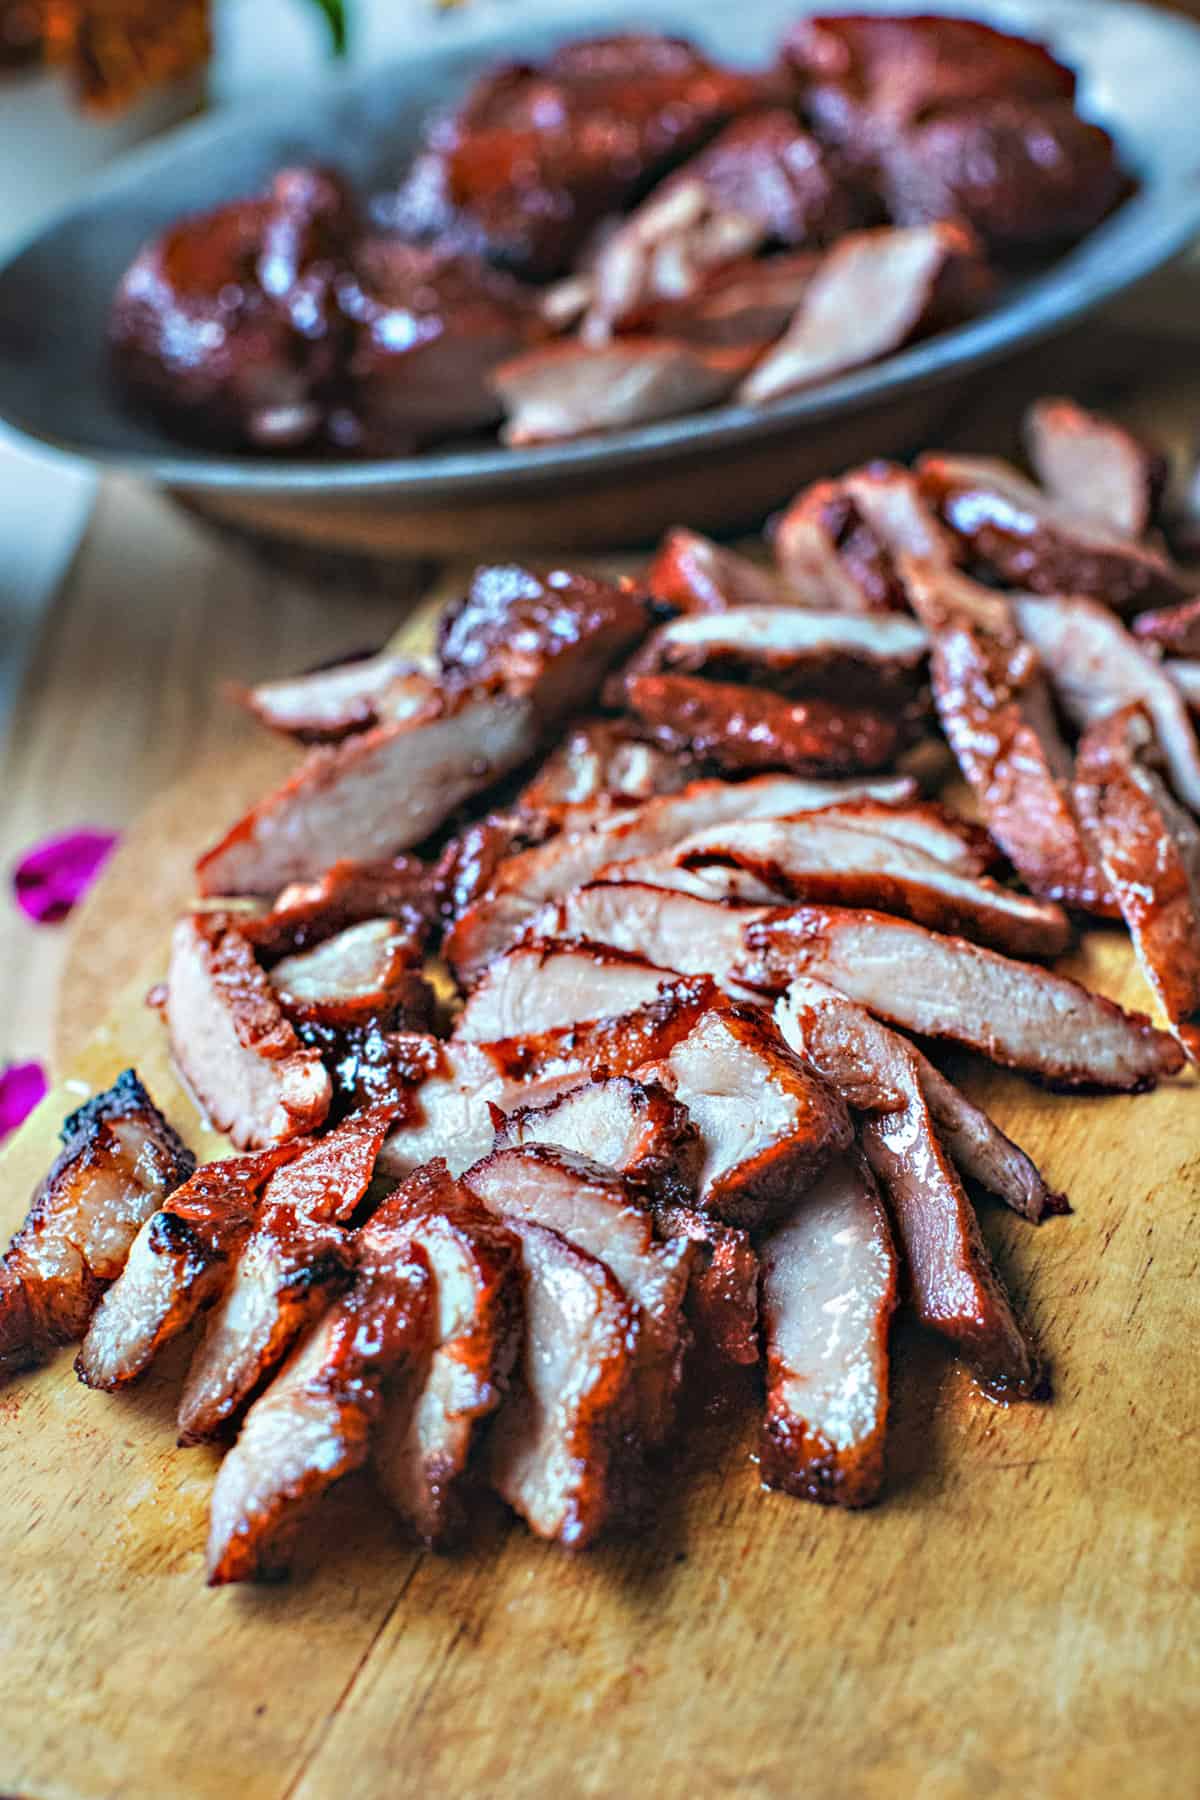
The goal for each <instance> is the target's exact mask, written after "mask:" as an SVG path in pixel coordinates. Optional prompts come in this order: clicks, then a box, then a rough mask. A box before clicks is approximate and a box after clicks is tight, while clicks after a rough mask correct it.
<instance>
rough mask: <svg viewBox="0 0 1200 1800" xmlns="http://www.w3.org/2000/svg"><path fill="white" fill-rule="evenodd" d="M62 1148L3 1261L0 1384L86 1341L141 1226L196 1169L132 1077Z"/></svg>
mask: <svg viewBox="0 0 1200 1800" xmlns="http://www.w3.org/2000/svg"><path fill="white" fill-rule="evenodd" d="M59 1141H60V1143H61V1144H62V1149H61V1150H60V1151H59V1153H58V1155H57V1157H56V1158H55V1160H54V1163H53V1165H52V1166H51V1169H50V1171H49V1173H48V1174H47V1176H46V1178H45V1180H44V1181H43V1182H42V1183H41V1185H40V1186H39V1187H38V1189H37V1191H36V1193H35V1194H34V1196H33V1199H32V1201H31V1202H30V1206H29V1211H28V1213H27V1214H26V1216H25V1220H24V1223H23V1224H22V1225H21V1227H20V1229H19V1230H18V1231H17V1233H16V1235H15V1236H14V1238H13V1240H12V1242H11V1244H10V1245H9V1247H8V1250H7V1252H6V1253H5V1256H4V1259H3V1261H2V1262H0V1381H3V1380H5V1379H7V1377H8V1376H10V1375H13V1374H15V1373H16V1372H17V1370H18V1369H25V1368H29V1367H31V1366H32V1365H34V1364H37V1363H40V1362H42V1361H44V1360H45V1358H46V1357H47V1356H48V1355H49V1354H50V1352H51V1350H52V1349H53V1348H54V1346H55V1345H56V1344H65V1343H71V1342H72V1341H74V1340H75V1339H78V1338H81V1337H82V1336H83V1334H84V1332H85V1331H86V1330H87V1326H88V1321H89V1320H90V1318H91V1316H92V1314H93V1312H94V1311H95V1308H96V1306H97V1304H98V1302H99V1299H100V1296H101V1295H102V1294H103V1292H104V1291H105V1289H106V1288H107V1287H108V1286H109V1284H110V1283H111V1282H113V1281H115V1280H116V1278H117V1276H118V1275H120V1273H121V1270H122V1269H123V1268H124V1266H125V1259H126V1257H127V1256H128V1254H129V1247H130V1245H131V1244H132V1243H133V1240H134V1238H135V1237H136V1235H137V1233H138V1231H139V1229H140V1228H141V1226H142V1225H143V1224H144V1222H145V1221H146V1219H148V1218H149V1217H150V1215H151V1214H152V1213H153V1212H155V1211H156V1210H157V1209H158V1207H160V1206H161V1205H162V1204H163V1201H164V1200H165V1199H166V1197H167V1195H168V1194H169V1193H171V1191H172V1190H173V1189H175V1188H177V1187H179V1185H180V1183H181V1182H184V1181H186V1180H187V1179H188V1177H189V1176H190V1175H191V1174H192V1173H193V1172H194V1170H195V1167H196V1159H195V1157H194V1156H193V1155H192V1153H191V1151H190V1150H188V1148H187V1146H186V1145H185V1144H184V1143H183V1142H182V1141H181V1140H180V1139H179V1138H178V1137H177V1136H176V1134H175V1132H174V1131H173V1130H172V1129H171V1127H170V1125H169V1124H168V1123H167V1121H166V1119H164V1118H163V1116H162V1114H161V1113H160V1112H159V1110H158V1108H157V1107H156V1106H155V1105H154V1102H153V1101H152V1100H151V1098H150V1096H149V1094H147V1092H146V1090H145V1088H144V1087H143V1086H142V1084H141V1082H140V1081H139V1080H138V1078H137V1076H136V1074H135V1073H134V1071H133V1070H132V1069H127V1070H126V1071H125V1073H124V1074H123V1075H121V1076H120V1077H119V1078H118V1079H117V1081H115V1082H114V1083H113V1085H112V1087H111V1088H108V1089H107V1090H106V1091H105V1092H104V1093H102V1094H97V1095H96V1097H95V1099H93V1100H89V1101H88V1102H87V1104H86V1105H85V1106H81V1107H80V1108H79V1110H78V1111H77V1112H73V1113H71V1114H70V1116H69V1117H68V1118H67V1119H66V1120H64V1122H63V1126H62V1130H61V1132H60V1133H59Z"/></svg>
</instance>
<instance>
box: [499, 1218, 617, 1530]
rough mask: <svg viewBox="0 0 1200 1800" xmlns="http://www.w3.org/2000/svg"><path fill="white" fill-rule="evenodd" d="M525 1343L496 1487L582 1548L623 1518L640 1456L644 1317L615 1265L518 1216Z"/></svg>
mask: <svg viewBox="0 0 1200 1800" xmlns="http://www.w3.org/2000/svg"><path fill="white" fill-rule="evenodd" d="M506 1223H507V1225H508V1227H509V1229H510V1230H511V1231H512V1233H513V1235H514V1236H515V1237H516V1238H517V1239H518V1241H519V1243H520V1245H521V1258H522V1277H523V1294H524V1308H525V1343H524V1350H523V1353H522V1357H521V1360H520V1363H519V1369H520V1379H519V1380H518V1381H517V1382H516V1383H515V1384H514V1388H513V1391H512V1392H511V1393H510V1394H509V1396H508V1398H507V1400H506V1401H505V1403H504V1405H503V1406H502V1407H501V1409H500V1412H499V1414H498V1416H497V1418H496V1421H495V1424H494V1426H493V1428H492V1432H491V1436H490V1438H489V1442H488V1467H489V1472H490V1477H491V1481H492V1483H493V1485H494V1486H495V1488H496V1491H497V1492H498V1493H499V1494H500V1495H501V1497H502V1498H503V1499H504V1500H506V1501H507V1502H508V1504H509V1506H511V1507H512V1509H513V1511H514V1512H516V1513H519V1514H520V1516H521V1517H522V1518H523V1519H524V1520H525V1521H526V1523H527V1524H528V1525H529V1527H530V1529H531V1530H533V1531H535V1532H536V1533H537V1535H538V1536H539V1537H543V1538H550V1539H556V1540H557V1541H558V1542H559V1543H561V1544H565V1545H567V1546H569V1547H570V1548H572V1549H582V1548H584V1547H585V1546H586V1545H588V1544H591V1543H593V1542H594V1541H595V1539H596V1538H597V1537H598V1536H599V1534H600V1533H601V1532H602V1531H603V1530H604V1529H605V1527H606V1526H608V1525H610V1524H615V1523H617V1522H619V1521H620V1520H621V1518H622V1516H623V1515H624V1514H625V1513H626V1511H627V1509H628V1507H629V1505H630V1500H631V1495H630V1491H629V1490H630V1484H631V1472H632V1467H631V1466H632V1464H633V1463H634V1462H635V1461H636V1429H637V1388H636V1360H635V1354H636V1353H635V1348H634V1346H635V1344H636V1320H635V1317H634V1310H633V1306H632V1304H631V1303H630V1302H629V1301H628V1300H627V1299H626V1298H625V1296H624V1294H623V1293H622V1292H621V1288H620V1286H619V1284H618V1282H617V1280H616V1278H615V1277H614V1276H613V1274H612V1273H611V1271H610V1270H609V1269H608V1268H607V1267H606V1265H605V1264H604V1263H603V1262H600V1261H599V1260H598V1259H597V1258H596V1257H594V1256H589V1255H588V1254H587V1253H586V1252H585V1251H582V1250H580V1249H578V1248H577V1247H576V1246H575V1245H574V1244H570V1243H568V1242H567V1240H566V1239H565V1238H563V1237H560V1236H559V1235H558V1233H557V1232H555V1231H549V1230H547V1229H546V1228H545V1227H544V1226H542V1225H536V1224H527V1223H524V1222H523V1221H521V1220H519V1219H518V1218H516V1217H514V1216H513V1215H512V1214H509V1215H507V1217H506Z"/></svg>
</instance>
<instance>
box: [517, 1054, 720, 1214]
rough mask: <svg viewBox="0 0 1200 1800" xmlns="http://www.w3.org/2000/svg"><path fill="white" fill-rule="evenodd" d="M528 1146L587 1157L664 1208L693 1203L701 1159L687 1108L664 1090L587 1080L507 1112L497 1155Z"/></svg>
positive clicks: (618, 1080)
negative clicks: (544, 1146)
mask: <svg viewBox="0 0 1200 1800" xmlns="http://www.w3.org/2000/svg"><path fill="white" fill-rule="evenodd" d="M528 1144H551V1145H558V1146H559V1148H561V1149H563V1150H569V1151H571V1152H572V1153H573V1154H575V1155H577V1156H585V1157H588V1158H589V1159H590V1160H591V1161H592V1162H595V1163H599V1164H601V1166H602V1167H605V1168H609V1169H615V1170H616V1171H617V1173H618V1174H619V1175H621V1176H623V1177H624V1179H625V1181H626V1182H627V1184H628V1185H629V1187H630V1188H631V1189H633V1190H635V1191H636V1192H638V1193H639V1194H645V1195H648V1196H650V1197H651V1198H653V1199H655V1200H661V1201H663V1202H664V1203H677V1202H678V1203H683V1202H686V1201H687V1200H689V1199H690V1198H691V1196H692V1195H693V1193H694V1192H695V1189H696V1185H697V1181H698V1178H699V1175H700V1167H701V1159H702V1157H703V1154H704V1151H703V1144H702V1141H701V1137H700V1133H699V1131H698V1130H697V1128H696V1126H695V1124H694V1123H693V1121H692V1119H691V1117H690V1116H689V1114H688V1111H687V1108H686V1107H685V1106H683V1105H682V1104H681V1103H680V1101H679V1100H677V1099H676V1098H675V1097H674V1095H673V1094H672V1093H671V1092H670V1091H669V1090H668V1089H667V1088H665V1087H663V1086H662V1085H661V1083H659V1082H655V1081H651V1082H644V1081H636V1080H633V1079H632V1078H631V1077H630V1076H628V1075H615V1076H611V1077H609V1078H608V1079H607V1080H596V1081H589V1082H586V1083H584V1084H582V1085H581V1086H579V1087H575V1088H568V1089H567V1090H566V1092H565V1093H563V1094H560V1095H559V1096H558V1097H557V1098H556V1099H554V1100H549V1101H547V1102H546V1103H545V1104H544V1105H542V1106H522V1107H518V1108H517V1109H516V1111H514V1112H511V1113H509V1115H508V1117H507V1118H506V1119H505V1121H504V1124H503V1125H502V1126H501V1127H500V1129H499V1130H498V1132H497V1134H496V1145H497V1148H498V1149H508V1148H515V1149H521V1148H523V1147H524V1146H525V1145H528Z"/></svg>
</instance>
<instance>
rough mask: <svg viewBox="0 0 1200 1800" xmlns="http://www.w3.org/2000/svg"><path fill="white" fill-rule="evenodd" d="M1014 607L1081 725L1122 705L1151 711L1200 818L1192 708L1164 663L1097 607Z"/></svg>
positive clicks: (1049, 603)
mask: <svg viewBox="0 0 1200 1800" xmlns="http://www.w3.org/2000/svg"><path fill="white" fill-rule="evenodd" d="M1012 606H1013V612H1014V614H1015V616H1016V620H1017V624H1018V626H1019V627H1020V630H1021V633H1022V636H1024V637H1025V638H1027V639H1028V640H1029V642H1030V643H1031V644H1032V645H1033V647H1034V649H1035V650H1036V651H1037V653H1038V655H1039V656H1040V657H1041V659H1042V663H1043V666H1044V667H1045V669H1046V672H1047V674H1048V675H1049V676H1050V679H1051V681H1052V682H1053V684H1054V691H1055V693H1056V694H1057V695H1058V698H1059V700H1060V701H1061V703H1062V706H1063V709H1064V711H1065V712H1066V713H1067V714H1068V716H1069V717H1070V718H1071V720H1072V721H1073V723H1074V724H1076V725H1077V726H1078V727H1079V728H1080V730H1087V729H1088V727H1089V726H1091V725H1093V724H1095V722H1096V721H1097V720H1098V719H1102V718H1104V717H1105V716H1106V715H1107V714H1108V713H1111V712H1115V711H1116V710H1117V708H1118V707H1120V706H1125V705H1129V704H1132V703H1134V702H1137V703H1138V704H1139V705H1141V706H1143V707H1144V708H1145V710H1146V715H1147V717H1148V718H1149V720H1150V722H1151V724H1152V725H1153V727H1154V732H1155V736H1156V737H1157V739H1158V745H1159V749H1160V750H1161V752H1162V756H1163V761H1164V763H1165V765H1166V770H1167V774H1168V776H1169V778H1170V782H1171V786H1172V787H1173V788H1174V790H1175V792H1176V794H1177V795H1178V797H1179V798H1180V799H1181V800H1182V801H1183V802H1184V803H1185V804H1186V805H1187V806H1188V807H1189V808H1190V809H1191V810H1192V811H1193V812H1200V745H1198V744H1197V740H1196V732H1195V728H1194V727H1193V725H1192V721H1191V719H1190V718H1189V717H1188V711H1187V706H1186V703H1185V702H1184V700H1183V698H1182V696H1181V694H1180V692H1179V689H1178V688H1177V687H1176V685H1175V683H1174V682H1173V681H1172V679H1171V677H1170V676H1169V675H1168V674H1167V673H1166V672H1165V671H1164V669H1163V665H1162V664H1161V663H1160V662H1159V661H1158V659H1157V657H1155V656H1153V655H1151V654H1150V653H1149V652H1148V651H1147V650H1146V649H1145V648H1144V647H1143V646H1142V645H1141V644H1139V642H1138V640H1137V639H1136V638H1135V637H1134V636H1133V635H1132V634H1131V633H1130V632H1128V631H1126V629H1125V627H1124V626H1123V625H1122V623H1121V621H1120V620H1119V619H1118V618H1116V617H1114V615H1113V614H1112V613H1111V612H1110V611H1109V609H1108V608H1107V607H1106V606H1098V605H1097V604H1096V603H1095V602H1094V601H1092V600H1075V599H1071V600H1065V599H1035V598H1033V597H1031V596H1028V595H1024V594H1016V595H1014V596H1013V600H1012Z"/></svg>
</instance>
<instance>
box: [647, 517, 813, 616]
mask: <svg viewBox="0 0 1200 1800" xmlns="http://www.w3.org/2000/svg"><path fill="white" fill-rule="evenodd" d="M646 586H647V587H648V588H649V590H650V592H651V593H652V594H653V595H654V597H655V599H656V600H665V601H667V603H668V604H669V605H671V606H674V607H677V608H678V610H679V611H680V612H681V613H723V612H727V611H728V610H729V608H730V607H732V606H755V607H761V606H776V605H778V604H780V603H781V602H784V601H786V600H788V599H789V598H790V596H789V594H788V592H787V589H786V587H785V586H784V585H783V584H782V583H781V582H780V580H779V577H778V576H777V575H775V574H774V573H773V571H772V570H770V569H766V568H763V567H762V566H761V565H760V564H759V563H756V562H752V561H751V560H750V558H749V557H748V556H742V555H740V554H739V553H738V552H737V551H736V550H730V549H729V548H728V547H727V546H726V545H724V544H715V543H714V542H713V540H712V539H711V538H706V537H702V536H701V535H700V533H699V532H697V531H688V530H686V529H685V527H684V526H682V525H676V526H674V527H673V528H672V529H671V530H670V531H668V532H667V534H666V536H665V537H664V538H663V541H662V543H661V544H660V545H659V547H658V550H657V551H656V553H655V556H654V560H653V561H652V562H651V564H650V566H649V568H648V569H647V570H646Z"/></svg>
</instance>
